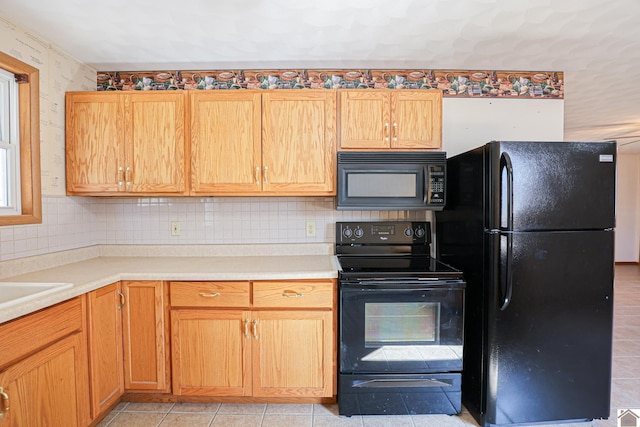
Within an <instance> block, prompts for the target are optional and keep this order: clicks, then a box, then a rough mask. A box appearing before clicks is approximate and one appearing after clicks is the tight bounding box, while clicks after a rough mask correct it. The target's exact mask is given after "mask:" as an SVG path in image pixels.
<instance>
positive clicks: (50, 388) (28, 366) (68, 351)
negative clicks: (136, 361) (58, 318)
mask: <svg viewBox="0 0 640 427" xmlns="http://www.w3.org/2000/svg"><path fill="white" fill-rule="evenodd" d="M85 346H86V341H85V340H84V339H83V335H82V334H81V333H76V334H73V335H70V336H68V337H66V338H64V339H62V340H60V341H58V342H56V343H55V344H52V345H50V346H48V347H46V348H44V349H43V350H40V351H39V352H37V353H35V354H33V355H31V356H30V357H27V358H26V359H23V360H21V361H20V362H18V363H16V364H14V365H11V366H9V367H8V368H7V369H6V370H4V371H2V372H0V387H2V388H3V391H4V393H6V394H7V395H8V396H9V402H6V401H4V400H3V402H2V403H0V404H7V403H8V406H9V407H10V410H9V411H6V412H5V414H4V415H5V417H4V419H2V420H1V421H0V424H1V425H2V426H8V427H40V426H79V427H84V426H86V425H88V424H89V419H88V414H87V413H86V409H87V407H86V403H85V402H86V400H87V396H88V395H89V390H88V389H87V370H86V363H87V362H86V348H85Z"/></svg>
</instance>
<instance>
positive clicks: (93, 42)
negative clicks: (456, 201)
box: [0, 0, 640, 153]
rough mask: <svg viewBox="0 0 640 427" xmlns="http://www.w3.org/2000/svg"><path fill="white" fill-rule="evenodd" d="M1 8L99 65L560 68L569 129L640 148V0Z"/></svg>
mask: <svg viewBox="0 0 640 427" xmlns="http://www.w3.org/2000/svg"><path fill="white" fill-rule="evenodd" d="M0 16H3V17H5V18H7V19H9V20H10V21H12V22H14V23H15V24H17V25H19V26H21V27H23V28H25V29H27V30H29V31H32V32H34V33H35V34H38V35H40V36H41V37H43V38H44V39H46V40H48V41H50V42H52V43H53V44H55V45H57V46H58V47H60V48H61V49H63V50H64V51H66V52H67V53H69V54H70V55H72V56H73V57H75V58H76V59H78V60H79V61H81V62H83V63H85V64H88V65H90V66H93V67H95V68H96V69H97V70H111V71H113V70H122V71H125V70H126V71H151V70H173V69H191V70H193V69H252V68H262V69H269V68H271V69H274V68H275V69H279V68H338V67H339V68H358V69H362V68H372V69H375V68H419V69H466V70H509V71H563V72H564V73H565V81H566V84H565V103H564V106H565V140H603V139H617V140H618V143H619V150H620V152H622V153H640V22H639V19H640V1H638V0H615V1H611V0H562V1H552V0H393V1H382V0H348V1H347V0H322V1H320V0H227V1H221V0H218V1H216V0H192V1H188V2H186V3H182V2H181V1H168V0H155V1H140V0H138V1H136V0H110V1H108V2H88V1H82V0H47V1H46V2H44V1H25V0H2V1H1V2H0ZM523 120H527V118H526V117H523ZM544 125H545V124H544V123H540V126H544Z"/></svg>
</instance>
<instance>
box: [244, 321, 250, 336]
mask: <svg viewBox="0 0 640 427" xmlns="http://www.w3.org/2000/svg"><path fill="white" fill-rule="evenodd" d="M244 337H245V338H246V339H249V319H244Z"/></svg>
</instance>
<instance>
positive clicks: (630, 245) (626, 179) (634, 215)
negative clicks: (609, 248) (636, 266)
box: [615, 154, 640, 262]
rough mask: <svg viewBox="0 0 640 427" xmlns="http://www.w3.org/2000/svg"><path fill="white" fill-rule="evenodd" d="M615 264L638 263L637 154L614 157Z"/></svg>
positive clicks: (639, 182)
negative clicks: (616, 163)
mask: <svg viewBox="0 0 640 427" xmlns="http://www.w3.org/2000/svg"><path fill="white" fill-rule="evenodd" d="M617 166H618V183H617V186H618V188H617V194H616V246H615V250H616V257H615V260H616V262H638V261H640V253H639V252H640V154H623V155H618V165H617Z"/></svg>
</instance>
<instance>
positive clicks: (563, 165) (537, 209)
mask: <svg viewBox="0 0 640 427" xmlns="http://www.w3.org/2000/svg"><path fill="white" fill-rule="evenodd" d="M485 150H486V152H487V155H486V156H485V159H486V161H487V163H488V167H487V168H486V171H487V174H488V181H487V182H488V187H489V188H488V191H487V193H486V197H487V199H486V203H487V206H488V210H487V214H488V215H487V224H486V225H487V228H489V229H495V230H498V229H502V230H507V229H511V230H519V231H529V230H533V231H535V230H596V229H606V228H613V227H614V226H615V184H616V144H615V142H601V143H596V142H492V143H489V144H487V145H486V146H485Z"/></svg>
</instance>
